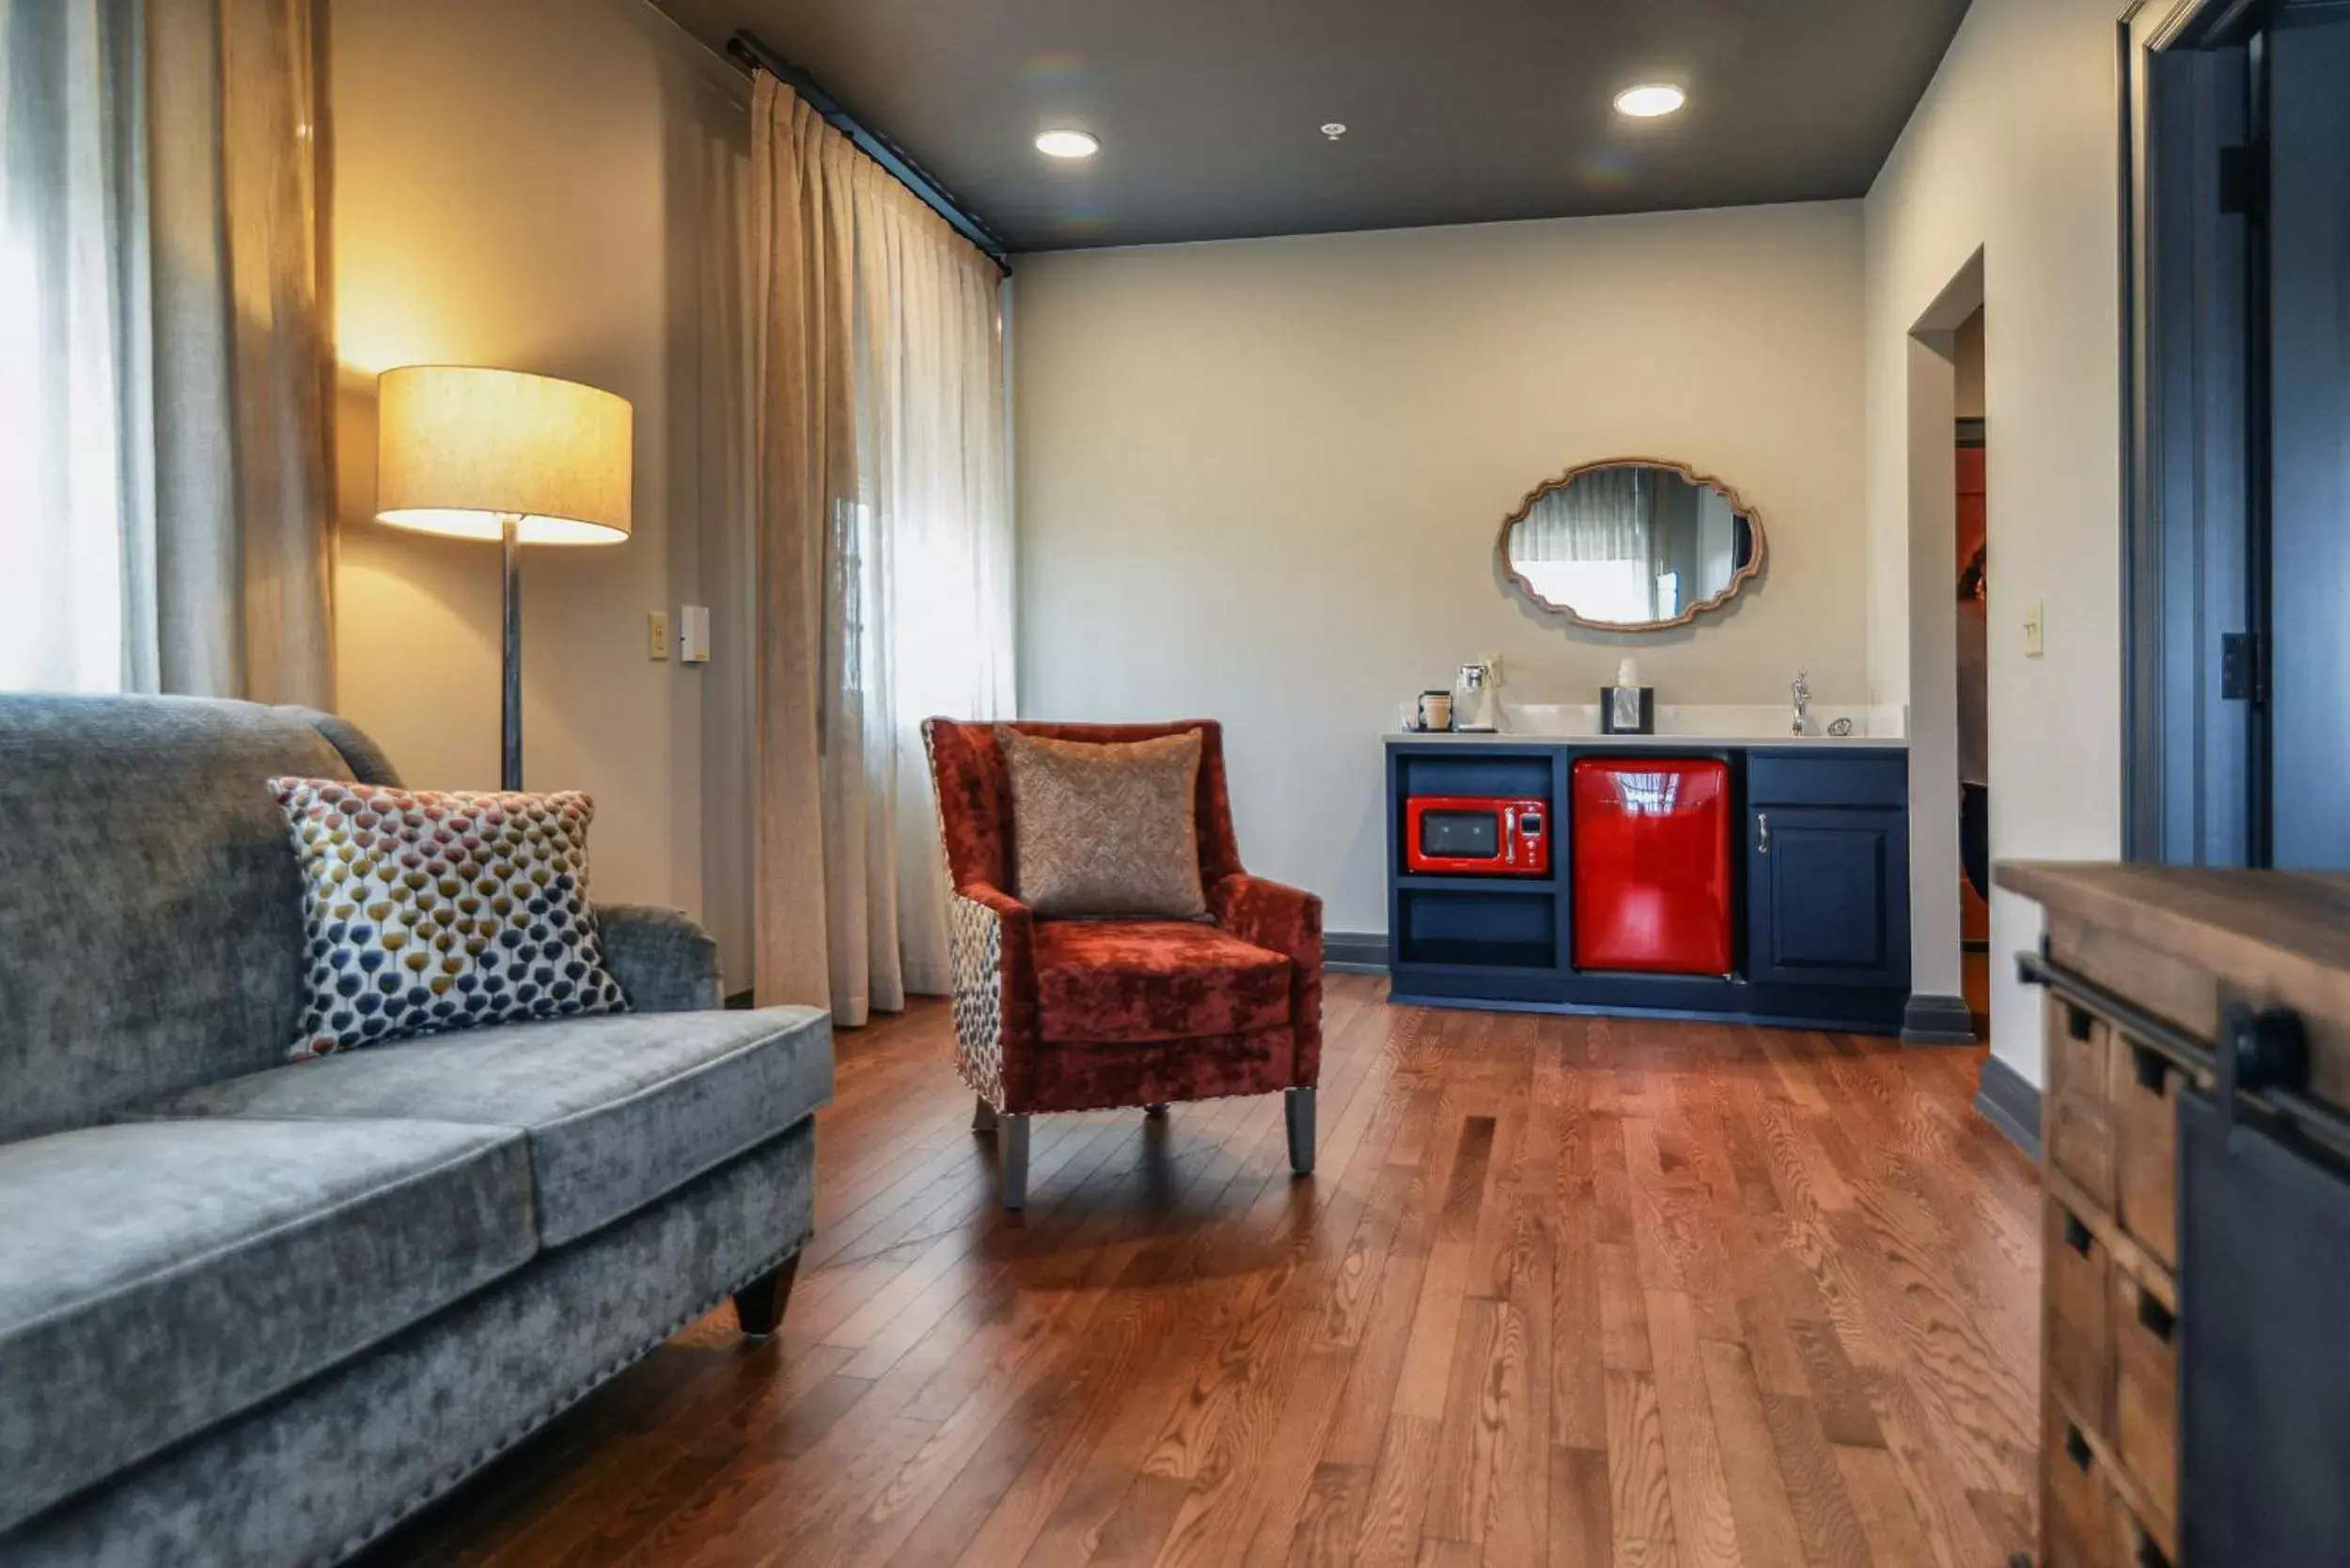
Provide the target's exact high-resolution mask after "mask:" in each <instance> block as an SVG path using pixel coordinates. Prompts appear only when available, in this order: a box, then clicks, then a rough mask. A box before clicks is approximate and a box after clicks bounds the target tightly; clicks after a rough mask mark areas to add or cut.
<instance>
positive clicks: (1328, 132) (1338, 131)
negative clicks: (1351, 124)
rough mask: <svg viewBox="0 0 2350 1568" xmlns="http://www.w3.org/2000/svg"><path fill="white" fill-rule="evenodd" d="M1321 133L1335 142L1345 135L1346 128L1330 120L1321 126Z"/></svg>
mask: <svg viewBox="0 0 2350 1568" xmlns="http://www.w3.org/2000/svg"><path fill="white" fill-rule="evenodd" d="M1322 133H1323V134H1324V135H1325V136H1327V137H1329V138H1330V139H1331V140H1332V141H1334V142H1335V141H1337V140H1338V139H1339V138H1340V136H1343V135H1345V134H1346V127H1345V126H1344V125H1341V124H1340V122H1339V121H1337V120H1335V119H1334V120H1330V121H1328V122H1326V123H1325V124H1324V126H1323V128H1322Z"/></svg>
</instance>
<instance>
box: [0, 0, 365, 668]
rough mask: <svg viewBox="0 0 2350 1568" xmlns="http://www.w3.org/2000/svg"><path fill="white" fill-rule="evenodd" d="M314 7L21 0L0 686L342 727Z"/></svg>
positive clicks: (11, 30)
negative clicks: (148, 694) (309, 716)
mask: <svg viewBox="0 0 2350 1568" xmlns="http://www.w3.org/2000/svg"><path fill="white" fill-rule="evenodd" d="M312 21H313V0H0V687H38V688H46V689H55V690H79V691H117V690H133V691H170V692H189V693H197V694H202V695H209V696H220V697H250V698H259V699H262V700H266V701H279V702H304V703H309V704H312V705H315V706H321V707H323V706H326V705H328V704H329V703H330V701H331V699H332V684H333V668H332V636H331V619H332V601H331V576H330V573H331V567H332V533H331V525H330V515H331V514H330V510H329V494H330V490H331V486H330V484H329V466H328V458H327V434H326V420H325V410H326V407H327V401H326V393H327V387H328V384H329V383H328V380H327V378H328V375H329V373H330V370H331V357H330V353H329V350H328V345H327V340H326V333H325V331H324V327H323V319H322V311H321V307H320V299H319V287H318V276H319V256H318V247H317V234H318V199H317V198H318V188H317V180H316V155H317V154H316V149H317V141H316V137H315V134H314V132H315V120H316V116H317V110H318V99H317V74H316V71H315V69H314V50H315V48H316V44H317V37H316V34H315V32H314V30H313V26H312Z"/></svg>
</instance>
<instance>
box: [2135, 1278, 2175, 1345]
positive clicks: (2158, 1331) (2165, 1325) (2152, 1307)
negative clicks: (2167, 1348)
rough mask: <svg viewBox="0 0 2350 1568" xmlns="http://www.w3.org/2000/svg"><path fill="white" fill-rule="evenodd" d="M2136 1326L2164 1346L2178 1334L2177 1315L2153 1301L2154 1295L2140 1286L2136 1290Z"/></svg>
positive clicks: (2155, 1300)
mask: <svg viewBox="0 0 2350 1568" xmlns="http://www.w3.org/2000/svg"><path fill="white" fill-rule="evenodd" d="M2138 1325H2139V1327H2140V1328H2143V1329H2145V1330H2146V1332H2148V1333H2149V1334H2152V1335H2153V1336H2154V1338H2155V1339H2157V1340H2160V1341H2162V1342H2163V1343H2164V1344H2169V1343H2170V1336H2171V1335H2173V1334H2175V1333H2177V1332H2178V1328H2179V1314H2178V1313H2176V1312H2174V1311H2172V1310H2171V1309H2170V1308H2168V1307H2165V1306H2164V1305H2163V1304H2162V1303H2161V1302H2160V1301H2158V1300H2157V1299H2155V1296H2154V1292H2152V1291H2150V1290H2148V1289H2147V1288H2146V1287H2145V1286H2143V1285H2140V1286H2139V1288H2138Z"/></svg>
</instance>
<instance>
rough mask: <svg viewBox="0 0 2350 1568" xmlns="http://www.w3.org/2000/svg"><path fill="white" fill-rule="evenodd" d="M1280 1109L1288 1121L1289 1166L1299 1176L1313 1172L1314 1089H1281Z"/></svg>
mask: <svg viewBox="0 0 2350 1568" xmlns="http://www.w3.org/2000/svg"><path fill="white" fill-rule="evenodd" d="M1281 1098H1282V1105H1281V1109H1282V1111H1283V1112H1284V1113H1285V1115H1286V1116H1287V1118H1288V1121H1289V1133H1290V1168H1291V1169H1292V1170H1294V1171H1296V1172H1297V1173H1298V1174H1299V1175H1300V1176H1311V1175H1312V1174H1313V1173H1314V1091H1313V1090H1312V1089H1311V1088H1307V1089H1290V1090H1282V1091H1281Z"/></svg>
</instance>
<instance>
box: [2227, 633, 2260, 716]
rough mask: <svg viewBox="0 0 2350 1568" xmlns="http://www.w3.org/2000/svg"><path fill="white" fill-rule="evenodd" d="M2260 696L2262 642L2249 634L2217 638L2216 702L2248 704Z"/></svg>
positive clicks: (2256, 636) (2233, 634) (2235, 634)
mask: <svg viewBox="0 0 2350 1568" xmlns="http://www.w3.org/2000/svg"><path fill="white" fill-rule="evenodd" d="M2260 696H2261V639H2260V638H2259V636H2258V635H2255V634H2253V633H2250V632H2222V633H2221V634H2220V635H2219V699H2220V700H2221V701H2222V702H2250V701H2252V700H2253V699H2255V698H2258V697H2260Z"/></svg>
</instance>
